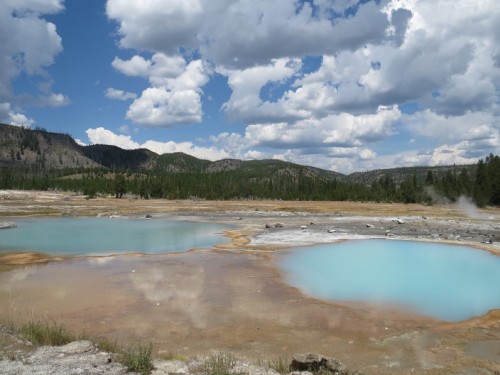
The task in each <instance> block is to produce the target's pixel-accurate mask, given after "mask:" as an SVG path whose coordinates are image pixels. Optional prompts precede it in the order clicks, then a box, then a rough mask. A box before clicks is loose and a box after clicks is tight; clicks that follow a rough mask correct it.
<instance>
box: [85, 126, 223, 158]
mask: <svg viewBox="0 0 500 375" xmlns="http://www.w3.org/2000/svg"><path fill="white" fill-rule="evenodd" d="M86 134H87V137H88V139H89V142H90V144H108V145H113V146H118V147H121V148H123V149H126V150H134V149H138V148H146V149H148V150H151V151H153V152H156V153H157V154H164V153H172V152H184V153H186V154H189V155H192V156H195V157H197V158H200V159H206V160H220V159H225V158H228V157H229V154H228V153H227V152H226V151H224V150H221V149H218V148H216V147H214V146H211V147H203V146H197V145H195V144H193V143H192V142H174V141H169V142H158V141H154V140H148V141H146V142H143V143H139V142H136V141H134V140H133V139H132V137H131V136H130V135H122V134H116V133H114V132H112V131H111V130H108V129H105V128H103V127H98V128H89V129H87V130H86Z"/></svg>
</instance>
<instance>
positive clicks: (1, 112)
mask: <svg viewBox="0 0 500 375" xmlns="http://www.w3.org/2000/svg"><path fill="white" fill-rule="evenodd" d="M34 122H35V121H34V120H33V119H31V118H29V117H27V116H26V115H25V114H23V113H21V112H17V111H15V110H13V109H12V107H11V105H10V103H0V123H2V124H9V125H16V126H24V127H30V126H31V125H33V123H34Z"/></svg>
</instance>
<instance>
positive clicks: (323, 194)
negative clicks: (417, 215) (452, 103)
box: [0, 125, 500, 206]
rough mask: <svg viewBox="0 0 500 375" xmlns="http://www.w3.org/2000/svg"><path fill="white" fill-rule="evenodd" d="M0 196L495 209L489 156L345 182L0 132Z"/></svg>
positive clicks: (276, 167)
mask: <svg viewBox="0 0 500 375" xmlns="http://www.w3.org/2000/svg"><path fill="white" fill-rule="evenodd" d="M28 154H30V155H29V157H28ZM30 158H31V159H30ZM0 189H22V190H49V189H54V190H63V191H78V192H81V193H83V194H84V195H87V196H88V197H89V198H94V197H96V196H98V195H101V194H102V195H114V196H115V197H117V198H121V197H123V196H124V195H125V194H133V195H135V196H138V197H141V198H143V199H149V198H164V199H192V198H195V199H210V200H229V199H283V200H318V201H320V200H328V201H373V202H403V203H425V204H432V203H435V202H444V201H455V200H456V199H458V198H459V197H460V196H468V197H471V198H472V199H473V200H474V201H475V202H476V204H478V205H479V206H485V205H500V158H499V157H498V156H495V155H493V154H490V155H489V156H488V157H486V158H485V159H484V160H480V161H479V163H477V164H476V165H467V166H441V167H410V168H393V169H386V170H374V171H367V172H359V173H353V174H351V175H348V176H346V175H342V174H340V173H336V172H332V171H326V170H321V169H318V168H312V167H307V166H301V165H297V164H293V163H288V162H284V161H280V160H253V161H241V160H232V159H227V160H220V161H216V162H210V161H208V160H200V159H197V158H195V157H192V156H189V155H186V154H183V153H172V154H163V155H158V154H155V153H154V152H151V151H149V150H145V149H138V150H123V149H120V148H119V147H116V146H109V145H91V146H79V145H77V144H76V142H75V141H74V140H73V139H72V138H71V137H70V136H69V135H67V134H57V133H50V132H47V131H46V130H44V129H36V130H31V129H24V128H18V127H13V126H7V125H0Z"/></svg>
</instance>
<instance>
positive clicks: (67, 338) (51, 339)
mask: <svg viewBox="0 0 500 375" xmlns="http://www.w3.org/2000/svg"><path fill="white" fill-rule="evenodd" d="M18 331H19V333H20V334H21V335H22V336H23V337H24V338H25V339H26V340H28V341H30V342H31V343H32V344H33V345H36V346H42V345H55V346H58V345H65V344H68V343H70V342H71V341H73V340H74V339H75V337H74V336H73V335H72V334H71V333H70V332H69V331H68V330H67V329H66V328H64V327H63V326H62V325H60V324H58V323H56V322H48V321H45V320H43V321H42V320H31V321H29V322H27V323H25V324H23V325H21V327H19V330H18Z"/></svg>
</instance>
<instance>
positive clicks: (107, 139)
mask: <svg viewBox="0 0 500 375" xmlns="http://www.w3.org/2000/svg"><path fill="white" fill-rule="evenodd" d="M85 133H87V137H88V138H89V141H90V143H91V144H105V145H114V146H118V147H120V148H123V149H125V150H134V149H137V148H140V145H139V143H137V142H135V141H133V140H132V137H131V136H130V135H120V134H115V133H113V132H112V131H111V130H108V129H105V128H103V127H98V128H90V129H87V130H86V131H85Z"/></svg>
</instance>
